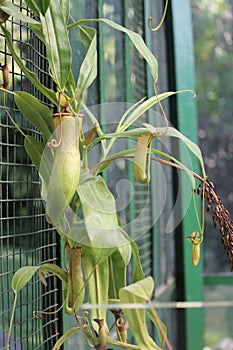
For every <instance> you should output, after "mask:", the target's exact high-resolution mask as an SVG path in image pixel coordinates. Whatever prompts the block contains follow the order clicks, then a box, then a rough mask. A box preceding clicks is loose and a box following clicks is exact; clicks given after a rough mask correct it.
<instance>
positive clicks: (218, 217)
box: [196, 179, 233, 271]
mask: <svg viewBox="0 0 233 350" xmlns="http://www.w3.org/2000/svg"><path fill="white" fill-rule="evenodd" d="M203 187H204V188H203V189H201V187H200V186H199V187H198V189H197V190H196V193H197V194H199V195H202V194H204V198H205V199H206V201H207V203H208V204H207V208H206V209H207V211H210V209H211V204H215V208H214V210H213V215H212V219H213V225H214V227H217V225H219V227H220V234H221V242H222V244H223V246H224V250H225V251H226V254H227V256H228V260H229V264H230V266H231V271H233V221H232V220H231V217H230V213H229V211H228V210H226V209H225V207H224V205H223V203H222V200H221V199H220V198H219V197H218V196H217V195H216V193H215V191H214V184H213V183H212V182H210V181H209V180H208V179H207V180H206V182H205V184H204V185H203ZM203 191H204V193H203Z"/></svg>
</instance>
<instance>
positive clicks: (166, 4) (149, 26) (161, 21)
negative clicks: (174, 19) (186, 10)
mask: <svg viewBox="0 0 233 350" xmlns="http://www.w3.org/2000/svg"><path fill="white" fill-rule="evenodd" d="M167 7H168V0H166V3H165V7H164V11H163V16H162V18H161V20H160V22H159V24H158V25H157V26H156V27H155V28H152V27H151V22H152V21H153V17H149V18H148V28H149V29H150V30H151V31H152V32H156V31H157V30H159V28H160V27H161V26H162V24H163V22H164V19H165V16H166V13H167Z"/></svg>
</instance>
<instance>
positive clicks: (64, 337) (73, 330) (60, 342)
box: [52, 327, 83, 350]
mask: <svg viewBox="0 0 233 350" xmlns="http://www.w3.org/2000/svg"><path fill="white" fill-rule="evenodd" d="M82 329H83V328H82V327H73V328H70V329H68V331H67V332H65V334H63V335H62V336H61V337H60V338H59V339H58V340H57V341H56V344H55V345H54V346H53V348H52V350H60V349H61V346H62V345H63V344H64V343H65V341H66V340H67V339H68V338H69V337H71V336H72V335H73V334H74V333H76V332H78V331H82Z"/></svg>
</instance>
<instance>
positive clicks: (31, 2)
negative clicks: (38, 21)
mask: <svg viewBox="0 0 233 350" xmlns="http://www.w3.org/2000/svg"><path fill="white" fill-rule="evenodd" d="M24 1H25V3H26V4H27V6H28V7H29V8H30V9H31V10H32V12H33V13H34V15H35V16H36V17H39V16H40V13H39V11H38V9H37V7H36V6H35V3H34V0H24Z"/></svg>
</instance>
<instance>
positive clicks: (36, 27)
mask: <svg viewBox="0 0 233 350" xmlns="http://www.w3.org/2000/svg"><path fill="white" fill-rule="evenodd" d="M30 27H31V28H32V30H33V32H34V33H35V34H36V35H37V36H38V38H39V39H40V40H41V41H43V42H45V38H44V33H43V30H42V25H41V23H39V24H36V25H35V24H30Z"/></svg>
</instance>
